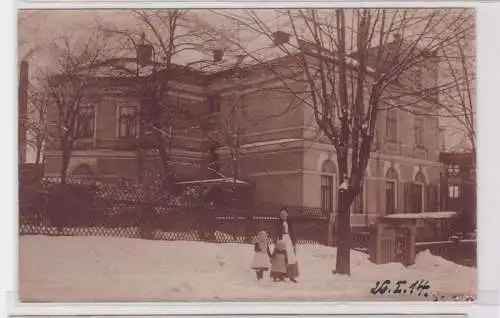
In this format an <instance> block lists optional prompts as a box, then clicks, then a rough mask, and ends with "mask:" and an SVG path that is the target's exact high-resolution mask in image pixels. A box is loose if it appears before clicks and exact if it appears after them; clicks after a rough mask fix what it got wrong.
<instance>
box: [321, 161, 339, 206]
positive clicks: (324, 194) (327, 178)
mask: <svg viewBox="0 0 500 318" xmlns="http://www.w3.org/2000/svg"><path fill="white" fill-rule="evenodd" d="M335 172H336V169H335V164H334V163H333V161H331V160H326V161H325V162H324V163H323V165H322V167H321V174H322V175H321V209H322V210H323V211H325V212H328V213H332V212H333V210H334V196H333V193H334V191H335V189H334V186H333V185H334V176H335Z"/></svg>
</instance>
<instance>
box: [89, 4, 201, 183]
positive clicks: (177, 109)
mask: <svg viewBox="0 0 500 318" xmlns="http://www.w3.org/2000/svg"><path fill="white" fill-rule="evenodd" d="M131 16H132V17H133V18H134V20H135V21H137V22H138V26H137V27H136V28H123V27H119V26H116V25H109V24H104V23H102V22H100V23H99V30H100V31H101V32H103V33H106V34H108V35H109V34H111V35H112V36H114V38H115V39H117V41H118V43H120V42H121V43H122V45H123V46H124V47H126V48H127V49H129V50H131V51H133V52H134V53H135V52H137V57H136V65H135V66H134V67H127V66H122V65H114V68H115V69H118V70H121V71H124V72H125V73H126V74H128V75H131V76H133V78H134V79H135V80H134V83H133V84H132V87H131V89H132V90H133V91H134V92H135V93H136V94H137V95H138V96H139V99H140V102H139V103H140V114H139V119H140V129H139V143H140V146H139V147H138V149H139V158H140V159H139V161H140V162H143V161H144V157H145V155H144V153H145V151H147V150H148V149H154V150H156V151H157V153H158V155H159V159H160V162H161V167H162V171H161V179H162V180H163V181H166V180H170V179H171V178H172V176H173V175H172V173H173V171H171V168H170V167H171V164H172V162H171V161H172V158H171V157H172V154H171V150H172V145H173V142H174V135H175V133H176V131H185V130H186V129H188V128H189V127H188V128H186V125H187V126H189V124H188V123H186V120H188V119H190V113H189V110H188V109H184V108H182V105H180V104H179V103H178V102H176V101H175V100H173V98H172V96H171V93H172V91H173V89H174V88H173V86H174V83H173V82H174V81H175V79H176V78H178V77H182V76H185V75H186V74H187V75H189V74H188V73H189V72H190V70H189V67H188V66H181V65H182V63H177V60H182V56H183V55H186V54H189V53H190V52H193V51H195V52H196V51H199V50H200V46H199V45H198V44H197V40H196V39H197V38H198V37H199V35H200V34H199V33H198V32H196V30H193V29H192V28H191V25H190V19H189V16H188V15H187V12H186V11H185V10H134V11H132V12H131ZM191 75H192V74H191ZM181 122H182V123H181ZM151 138H152V139H153V141H152V142H149V141H148V140H151ZM143 171H144V167H142V164H141V167H140V168H139V173H140V174H142V172H143ZM139 177H140V178H141V176H139Z"/></svg>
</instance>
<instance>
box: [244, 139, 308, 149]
mask: <svg viewBox="0 0 500 318" xmlns="http://www.w3.org/2000/svg"><path fill="white" fill-rule="evenodd" d="M299 140H302V139H297V138H288V139H277V140H269V141H259V142H254V143H249V144H243V145H241V146H240V147H241V148H243V149H247V148H256V147H262V146H270V145H276V144H286V143H290V142H293V141H299Z"/></svg>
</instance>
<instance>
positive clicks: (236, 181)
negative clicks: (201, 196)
mask: <svg viewBox="0 0 500 318" xmlns="http://www.w3.org/2000/svg"><path fill="white" fill-rule="evenodd" d="M200 183H209V184H214V183H215V184H217V183H237V184H249V183H248V182H246V181H243V180H240V179H236V178H219V179H205V180H192V181H181V182H176V183H175V184H200Z"/></svg>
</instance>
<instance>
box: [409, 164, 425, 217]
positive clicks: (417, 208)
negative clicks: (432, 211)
mask: <svg viewBox="0 0 500 318" xmlns="http://www.w3.org/2000/svg"><path fill="white" fill-rule="evenodd" d="M424 184H425V176H424V174H423V173H422V171H419V172H418V173H417V175H416V176H415V181H414V182H413V184H412V192H411V196H412V201H411V213H422V212H423V208H424Z"/></svg>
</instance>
